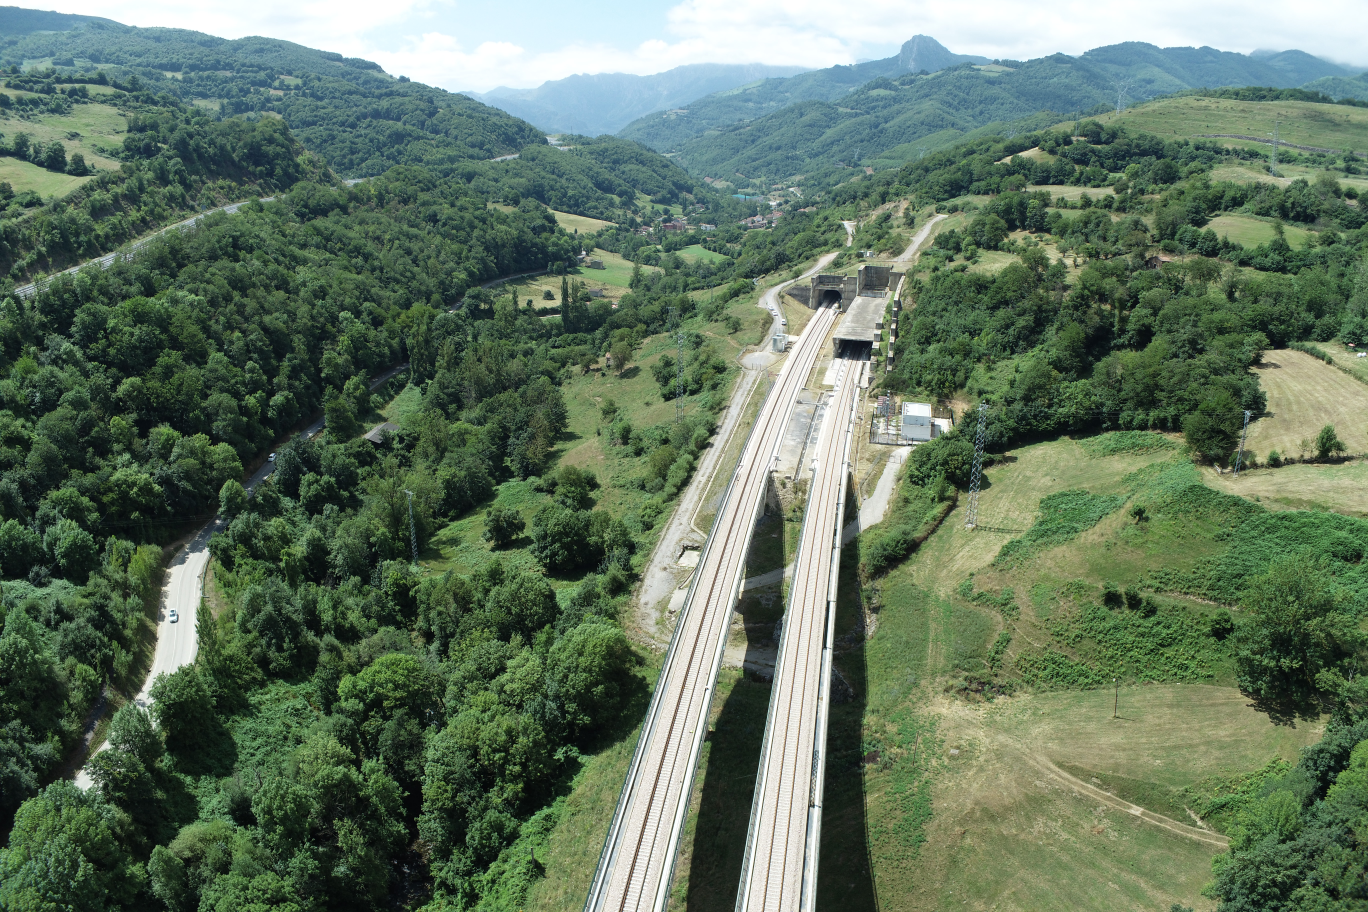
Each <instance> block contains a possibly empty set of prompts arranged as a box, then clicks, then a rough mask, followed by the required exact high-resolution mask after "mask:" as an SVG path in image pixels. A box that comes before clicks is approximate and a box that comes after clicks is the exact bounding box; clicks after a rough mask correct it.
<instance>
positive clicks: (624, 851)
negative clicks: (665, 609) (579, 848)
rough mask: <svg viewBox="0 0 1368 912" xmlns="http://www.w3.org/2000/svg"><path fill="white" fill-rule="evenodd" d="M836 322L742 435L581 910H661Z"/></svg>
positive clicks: (798, 354)
mask: <svg viewBox="0 0 1368 912" xmlns="http://www.w3.org/2000/svg"><path fill="white" fill-rule="evenodd" d="M835 319H836V312H835V311H834V310H833V309H831V308H829V307H824V308H821V309H819V310H818V312H817V313H816V314H815V315H814V316H813V318H812V320H811V321H809V323H808V325H807V328H806V330H805V331H804V332H803V334H802V336H801V337H800V338H799V340H798V342H797V344H796V345H795V346H794V349H793V352H792V354H791V355H790V356H789V358H788V360H787V361H786V362H785V364H784V366H783V368H782V369H781V370H780V372H779V376H778V378H777V380H776V381H775V384H774V386H773V388H771V390H770V392H769V394H768V395H767V397H766V399H765V404H764V406H763V407H762V408H761V411H760V415H759V417H758V418H757V419H756V423H755V425H754V426H753V427H752V429H751V432H750V436H749V437H748V438H747V440H746V445H745V447H744V449H743V450H742V453H741V458H740V461H739V462H738V463H737V467H736V471H735V473H734V475H733V476H732V480H731V483H730V484H729V485H728V487H727V491H726V493H725V494H724V496H723V500H722V508H721V510H720V511H719V513H718V517H717V520H716V521H715V522H714V524H713V528H712V531H711V532H710V533H709V535H708V540H707V543H706V544H705V545H704V547H703V552H702V554H701V555H700V557H699V563H698V569H697V571H696V572H695V573H694V578H693V583H692V584H691V585H690V587H689V594H688V597H687V598H686V600H685V603H684V607H683V608H682V609H681V610H680V616H679V621H678V623H677V626H676V628H675V633H674V637H673V638H672V639H671V641H670V646H669V650H668V652H667V653H666V657H665V664H664V667H663V668H662V670H661V673H660V679H659V681H658V682H657V685H656V689H655V694H654V696H653V697H652V700H651V707H650V710H649V711H648V713H647V717H646V720H645V722H643V724H642V731H641V736H640V738H639V740H638V742H637V747H636V752H635V754H634V755H633V759H632V765H631V767H630V768H629V770H628V773H627V781H626V783H625V784H624V786H623V789H622V794H621V797H620V798H619V800H618V807H617V811H616V813H615V814H614V817H613V823H612V826H611V828H610V829H609V832H608V837H607V839H606V840H605V841H604V847H603V852H602V854H601V855H600V858H599V865H598V869H597V870H596V872H595V875H594V879H593V881H592V883H591V886H590V890H589V896H588V898H587V900H586V901H585V906H584V908H585V912H661V910H663V909H664V908H665V906H666V904H667V901H668V897H669V889H670V882H671V880H672V879H673V873H674V863H675V858H676V855H677V852H678V847H679V836H680V832H681V830H682V829H683V824H684V816H685V813H686V812H687V810H688V804H689V792H690V787H691V785H692V782H693V776H694V772H695V770H696V769H697V766H698V754H699V750H700V749H701V747H702V743H703V736H704V734H705V733H706V732H707V724H708V712H709V707H710V705H711V703H712V696H713V688H714V686H715V684H716V681H717V671H718V667H719V666H720V665H721V662H722V654H723V651H724V648H725V646H726V636H727V629H728V626H729V621H730V618H731V611H732V608H733V606H734V605H735V603H736V597H737V590H738V588H739V587H740V584H741V578H742V572H743V570H744V569H745V559H746V551H747V548H748V546H749V544H750V537H751V532H752V531H753V529H754V527H755V520H756V517H757V515H758V514H759V511H760V507H761V505H762V504H763V502H764V497H765V486H766V484H767V483H768V478H769V472H770V468H771V466H772V464H773V462H774V458H775V454H776V453H777V451H778V448H779V441H780V439H781V437H782V435H783V432H784V428H785V426H786V425H787V424H788V420H789V415H790V413H791V412H792V409H793V403H794V400H795V399H796V397H797V395H798V391H799V390H801V389H802V388H803V386H804V385H805V383H806V381H807V377H808V374H809V373H811V371H812V367H813V364H814V363H815V362H816V359H817V355H818V354H819V353H820V351H821V349H822V347H823V346H824V345H825V344H826V339H827V336H828V335H829V333H830V330H831V328H832V325H833V323H834V322H835Z"/></svg>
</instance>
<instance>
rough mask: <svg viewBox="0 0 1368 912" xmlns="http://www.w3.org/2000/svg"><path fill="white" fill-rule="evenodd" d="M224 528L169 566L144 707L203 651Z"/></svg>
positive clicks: (138, 699)
mask: <svg viewBox="0 0 1368 912" xmlns="http://www.w3.org/2000/svg"><path fill="white" fill-rule="evenodd" d="M406 367H408V364H407V363H405V364H399V365H396V366H395V367H392V368H390V369H389V370H387V371H385V372H384V373H383V374H381V375H380V376H379V377H377V378H376V379H375V380H373V381H372V382H371V384H370V388H371V389H373V390H374V389H377V388H379V386H380V385H381V384H382V383H384V382H385V381H386V380H389V379H390V378H391V377H393V376H395V375H396V374H398V373H399V372H400V371H402V370H403V369H404V368H406ZM323 422H324V419H323V418H321V417H320V418H318V419H317V420H315V421H314V422H313V423H312V424H310V425H309V426H308V427H307V428H305V429H304V430H303V431H301V432H300V434H301V435H302V436H304V437H313V436H315V435H317V434H318V433H320V432H321V431H322V430H323V426H324V424H323ZM287 439H288V438H287ZM281 442H283V441H281ZM274 469H275V463H273V462H269V461H268V462H265V463H263V464H262V465H261V467H260V468H258V469H257V470H256V471H255V472H253V473H252V474H251V475H250V476H249V477H248V478H247V481H246V483H245V485H244V487H246V488H247V490H248V491H250V490H252V489H253V488H255V487H256V486H257V485H259V484H261V483H262V482H263V481H265V480H266V478H267V477H268V476H269V475H270V474H271V472H272V471H273V470H274ZM222 528H223V520H222V519H219V518H218V517H215V518H214V519H213V520H211V521H210V522H209V523H207V524H206V525H205V526H204V527H203V528H202V529H200V530H199V531H198V532H196V533H195V537H194V538H192V539H190V541H188V542H186V544H185V545H184V546H183V547H182V548H181V549H180V551H178V552H176V556H175V557H174V558H172V559H171V563H170V564H169V565H167V568H166V582H165V584H164V585H163V586H162V595H161V605H160V607H158V609H157V646H156V650H155V651H154V652H153V654H152V667H151V668H150V669H148V672H147V678H146V679H145V680H144V681H143V686H142V688H141V689H140V690H139V691H138V694H137V696H135V697H134V698H133V701H134V702H135V703H137V704H138V705H139V706H142V707H144V708H146V707H150V706H151V704H152V697H151V690H152V685H153V684H154V683H155V682H156V680H157V676H158V675H162V674H172V673H173V672H175V671H176V670H177V669H179V668H180V667H181V666H182V665H189V664H191V663H193V662H194V661H195V656H196V655H197V654H198V652H199V637H198V635H197V630H196V621H197V620H198V616H199V606H200V602H201V601H203V598H204V571H205V570H206V569H208V567H209V539H210V537H211V536H212V535H213V534H214V533H215V532H217V531H219V530H220V529H222ZM172 611H175V612H176V614H177V619H176V620H175V621H174V622H173V621H172V620H171V612H172ZM107 744H108V742H105V744H101V745H100V746H99V748H97V749H96V751H95V753H99V752H100V751H102V750H104V749H105V747H106V745H107ZM75 782H76V784H77V785H78V786H80V787H81V788H83V789H88V788H90V786H91V785H92V784H93V783H92V780H91V778H90V775H89V774H88V773H87V772H86V768H85V767H82V768H81V769H80V770H79V771H78V772H77V773H76V778H75Z"/></svg>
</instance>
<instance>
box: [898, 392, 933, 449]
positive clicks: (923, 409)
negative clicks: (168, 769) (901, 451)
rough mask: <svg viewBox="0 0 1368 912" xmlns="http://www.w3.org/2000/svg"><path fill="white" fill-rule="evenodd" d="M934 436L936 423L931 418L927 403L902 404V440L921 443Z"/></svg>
mask: <svg viewBox="0 0 1368 912" xmlns="http://www.w3.org/2000/svg"><path fill="white" fill-rule="evenodd" d="M935 436H936V422H935V421H934V420H933V419H932V418H931V405H930V403H927V402H904V403H903V407H902V438H903V440H913V441H917V442H921V441H924V440H930V439H931V438H932V437H935Z"/></svg>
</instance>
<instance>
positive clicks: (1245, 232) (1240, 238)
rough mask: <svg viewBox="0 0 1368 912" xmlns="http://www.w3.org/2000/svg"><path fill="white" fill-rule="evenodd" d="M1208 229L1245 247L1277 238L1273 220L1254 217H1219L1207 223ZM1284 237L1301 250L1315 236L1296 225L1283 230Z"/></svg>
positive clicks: (1292, 245) (1290, 244) (1240, 215)
mask: <svg viewBox="0 0 1368 912" xmlns="http://www.w3.org/2000/svg"><path fill="white" fill-rule="evenodd" d="M1206 227H1207V228H1210V229H1211V230H1212V231H1214V232H1216V236H1217V237H1222V238H1225V237H1228V238H1230V239H1231V240H1232V241H1235V242H1236V243H1238V244H1241V245H1243V246H1245V247H1257V246H1259V245H1260V244H1267V243H1268V242H1269V241H1271V240H1273V238H1275V237H1277V231H1276V230H1275V229H1274V227H1273V222H1272V220H1270V219H1261V218H1258V217H1256V216H1253V215H1242V214H1239V215H1218V216H1216V217H1215V218H1214V219H1212V220H1211V221H1209V222H1207V224H1206ZM1283 236H1284V238H1285V239H1286V240H1287V243H1288V245H1289V246H1291V247H1293V248H1296V249H1300V248H1302V247H1305V246H1306V243H1307V240H1308V239H1310V238H1312V237H1314V236H1315V234H1314V232H1311V231H1307V230H1306V229H1304V228H1298V227H1297V226H1295V225H1287V226H1285V227H1284V228H1283Z"/></svg>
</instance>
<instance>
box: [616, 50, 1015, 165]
mask: <svg viewBox="0 0 1368 912" xmlns="http://www.w3.org/2000/svg"><path fill="white" fill-rule="evenodd" d="M988 62H989V61H988V59H987V58H986V57H975V56H972V55H969V54H954V53H951V52H950V51H949V50H947V49H946V48H945V46H944V45H942V44H941V43H940V42H939V41H937V40H936V39H934V38H930V37H928V36H926V35H916V36H914V37H913V38H911V39H909V40H908V41H906V42H905V43H904V44H903V46H902V48H901V50H899V52H898V53H897V54H896V55H894V56H892V57H885V58H883V59H882V60H869V61H866V62H864V63H857V64H854V65H853V66H834V67H827V68H826V69H821V70H811V71H809V72H806V73H802V74H800V75H797V76H790V77H788V78H787V79H766V80H763V81H761V82H758V83H754V84H752V85H746V86H741V87H739V88H737V89H733V90H731V91H724V92H715V93H713V94H711V95H708V96H706V97H703V98H697V99H694V100H693V102H692V103H691V104H687V105H682V106H676V107H675V108H674V109H672V110H659V111H656V112H653V113H651V114H648V115H646V116H644V117H641V118H640V119H638V120H636V121H633V122H632V123H630V124H628V125H627V126H626V127H625V128H623V129H622V131H621V132H620V134H619V135H621V136H623V137H625V138H627V139H635V140H636V141H637V142H640V143H643V144H645V145H647V146H650V147H651V148H653V149H655V150H657V151H660V152H667V151H674V150H676V149H678V148H680V147H681V146H682V144H683V143H684V142H685V141H686V140H688V139H690V138H692V137H694V136H698V135H701V134H703V133H707V132H708V131H710V130H718V129H721V128H723V127H726V126H728V125H730V124H735V123H740V122H742V121H747V120H755V119H757V118H760V117H764V116H765V115H766V114H770V113H773V112H775V111H778V110H781V109H782V108H785V107H787V106H789V105H792V104H797V103H799V102H804V101H834V100H836V99H837V98H840V97H841V96H842V95H845V94H847V93H848V92H851V91H854V90H855V89H858V88H859V87H860V86H862V85H865V84H866V83H868V82H870V81H871V80H874V79H879V78H889V79H893V78H897V77H899V76H903V75H906V74H908V73H918V72H923V71H925V72H927V73H935V72H938V71H940V70H943V69H945V68H946V67H951V66H957V65H960V64H978V65H981V64H987V63H988Z"/></svg>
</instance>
